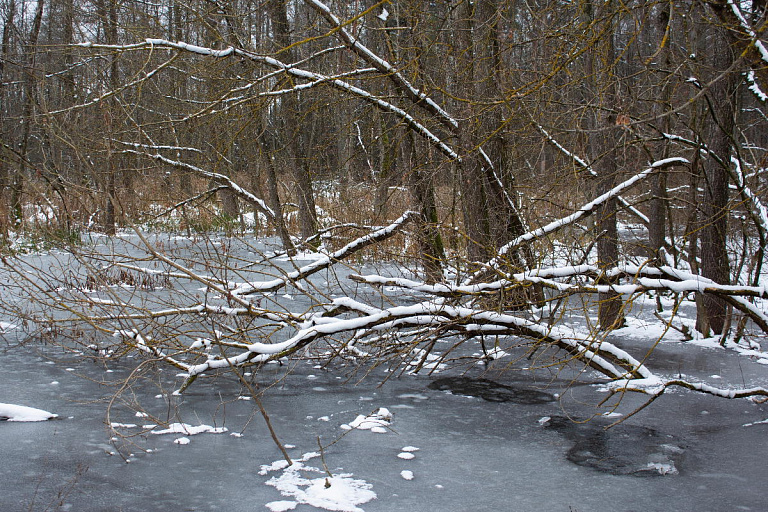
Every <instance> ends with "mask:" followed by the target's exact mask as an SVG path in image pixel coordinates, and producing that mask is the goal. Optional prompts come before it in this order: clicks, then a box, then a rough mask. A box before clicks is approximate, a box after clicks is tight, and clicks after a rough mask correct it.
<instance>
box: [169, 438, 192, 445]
mask: <svg viewBox="0 0 768 512" xmlns="http://www.w3.org/2000/svg"><path fill="white" fill-rule="evenodd" d="M173 442H174V443H176V444H189V443H190V441H189V438H188V437H177V438H176V439H174V440H173Z"/></svg>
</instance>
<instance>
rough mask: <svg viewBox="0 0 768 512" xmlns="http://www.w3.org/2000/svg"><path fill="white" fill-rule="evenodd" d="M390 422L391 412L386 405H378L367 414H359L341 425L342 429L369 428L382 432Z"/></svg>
mask: <svg viewBox="0 0 768 512" xmlns="http://www.w3.org/2000/svg"><path fill="white" fill-rule="evenodd" d="M390 423H392V413H391V412H389V409H387V408H386V407H380V408H378V409H376V411H374V412H373V413H371V414H369V415H368V416H363V415H362V414H359V415H358V416H357V418H355V419H354V421H351V422H349V423H348V424H344V425H342V426H341V428H342V429H343V430H353V429H357V430H370V431H371V432H374V433H378V434H383V433H386V431H387V429H386V428H385V427H387V426H388V425H389V424H390Z"/></svg>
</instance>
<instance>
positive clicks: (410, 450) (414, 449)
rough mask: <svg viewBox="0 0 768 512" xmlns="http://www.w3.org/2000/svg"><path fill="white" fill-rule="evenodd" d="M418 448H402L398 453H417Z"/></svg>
mask: <svg viewBox="0 0 768 512" xmlns="http://www.w3.org/2000/svg"><path fill="white" fill-rule="evenodd" d="M419 450H420V448H416V447H415V446H403V447H402V448H401V449H400V451H401V452H417V451H419Z"/></svg>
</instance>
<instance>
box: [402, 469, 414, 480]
mask: <svg viewBox="0 0 768 512" xmlns="http://www.w3.org/2000/svg"><path fill="white" fill-rule="evenodd" d="M400 476H401V477H403V479H404V480H413V471H408V470H407V469H404V470H402V471H401V472H400Z"/></svg>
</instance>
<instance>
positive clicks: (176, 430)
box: [152, 423, 227, 436]
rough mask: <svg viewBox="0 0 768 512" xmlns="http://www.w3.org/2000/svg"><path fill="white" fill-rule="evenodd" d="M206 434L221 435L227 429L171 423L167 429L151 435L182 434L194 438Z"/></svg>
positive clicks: (156, 431)
mask: <svg viewBox="0 0 768 512" xmlns="http://www.w3.org/2000/svg"><path fill="white" fill-rule="evenodd" d="M204 432H208V433H211V434H223V433H224V432H227V427H212V426H210V425H197V426H194V425H190V424H188V423H171V424H169V425H168V428H166V429H163V430H153V431H152V433H153V434H158V435H159V434H184V435H188V436H194V435H197V434H202V433H204Z"/></svg>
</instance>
